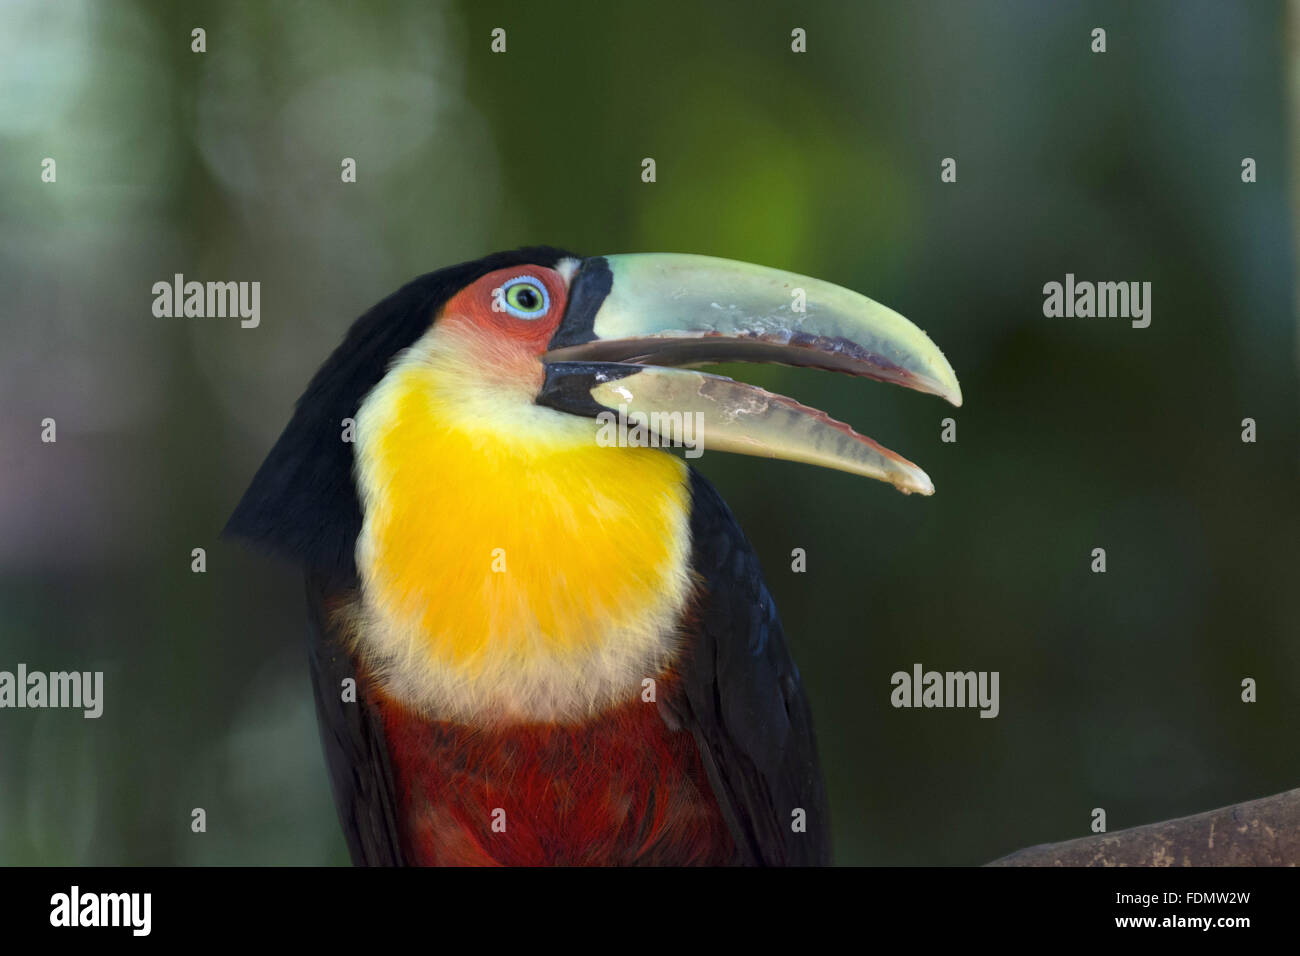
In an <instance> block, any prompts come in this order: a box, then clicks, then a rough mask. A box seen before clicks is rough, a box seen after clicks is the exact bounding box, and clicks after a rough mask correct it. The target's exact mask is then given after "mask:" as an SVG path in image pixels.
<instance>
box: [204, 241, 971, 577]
mask: <svg viewBox="0 0 1300 956" xmlns="http://www.w3.org/2000/svg"><path fill="white" fill-rule="evenodd" d="M421 349H422V350H423V351H421ZM403 357H405V358H403ZM403 361H405V362H406V363H407V364H408V365H409V364H410V363H412V362H415V363H416V364H420V363H425V364H428V363H438V362H441V363H443V372H444V373H445V374H443V377H442V379H441V381H443V382H450V383H453V384H454V386H455V388H456V389H457V392H456V394H457V396H458V397H463V399H464V402H465V403H466V407H467V408H472V409H475V411H474V414H483V415H492V414H496V413H498V412H499V411H500V409H502V408H504V407H507V406H508V407H509V408H511V409H512V411H511V413H510V421H511V423H512V425H511V427H513V428H515V429H517V430H518V432H519V433H520V435H521V437H526V436H527V435H528V434H529V432H530V430H532V431H540V430H544V429H547V428H550V427H552V425H555V424H558V423H560V420H558V419H556V418H555V416H569V417H571V418H572V419H573V420H574V421H575V423H576V422H578V421H582V422H585V423H586V424H585V425H583V426H581V428H582V429H585V430H580V431H573V432H572V434H581V435H587V436H590V435H592V434H594V428H593V427H592V426H593V425H594V423H592V422H591V419H593V418H595V417H598V416H600V415H601V413H603V412H611V411H615V412H619V413H624V414H628V415H633V416H638V417H639V420H640V421H642V422H648V423H649V425H650V427H651V429H652V430H653V428H654V427H655V422H656V421H679V420H680V416H681V415H698V416H699V419H698V420H699V421H701V422H702V425H703V427H702V434H701V436H700V440H701V442H702V445H703V448H704V449H705V450H718V451H730V452H738V453H741V454H748V455H757V456H761V457H769V458H782V459H787V460H791V461H799V462H807V463H811V464H816V465H821V466H824V467H829V468H835V469H839V470H843V471H848V472H852V473H855V474H859V475H865V476H867V477H871V478H876V479H880V480H883V481H886V482H888V483H890V484H892V485H893V486H894V487H895V488H897V489H899V490H900V491H903V492H905V493H910V492H919V493H921V494H927V495H928V494H931V493H932V492H933V490H934V489H933V485H932V484H931V482H930V479H929V478H928V477H927V476H926V474H925V472H923V471H922V470H921V469H920V468H918V467H917V466H916V465H914V464H912V463H911V462H910V461H908V460H907V459H905V458H903V457H901V456H899V455H897V454H895V453H894V452H892V451H889V450H888V449H886V448H884V447H882V446H881V445H879V444H877V443H876V442H874V441H872V440H871V439H870V438H866V437H864V436H862V435H859V434H858V433H857V432H855V431H854V430H853V429H852V428H850V427H849V426H848V425H845V424H842V423H840V422H837V421H835V420H833V419H831V418H830V417H829V416H827V415H826V414H825V413H823V412H820V411H818V410H816V409H813V408H809V407H807V406H805V405H801V404H799V403H798V402H796V401H794V400H792V399H789V398H785V397H783V396H780V395H776V394H773V393H771V392H768V391H765V390H763V389H761V388H758V387H756V386H752V385H746V384H743V383H740V382H736V381H733V380H731V379H729V378H725V377H722V376H718V375H712V374H708V373H705V372H701V371H696V370H695V367H696V366H700V365H706V364H712V363H719V362H773V363H780V364H784V365H792V366H806V367H812V368H819V369H826V370H829V371H835V372H842V373H845V374H849V375H855V376H862V377H865V378H872V379H876V380H878V381H882V382H890V383H893V384H896V385H903V386H906V387H908V388H913V389H916V390H918V391H922V392H930V393H932V394H935V395H938V396H941V397H943V398H945V399H947V400H948V401H949V402H951V403H952V404H954V405H960V404H961V390H960V387H959V386H958V383H957V377H956V375H955V374H954V373H953V370H952V368H951V366H950V365H949V364H948V362H947V360H945V358H944V356H943V354H942V353H941V352H940V351H939V349H938V348H937V347H936V346H935V345H934V343H933V342H931V341H930V339H929V338H928V337H927V336H926V335H925V333H924V332H922V331H921V330H920V329H918V328H917V327H916V326H915V325H913V324H912V323H911V322H909V321H908V320H907V319H905V318H903V317H902V316H901V315H899V314H898V313H896V312H894V311H892V310H891V309H888V308H886V307H885V306H883V305H880V304H878V303H876V302H874V301H872V300H871V299H868V298H867V297H865V296H863V295H860V294H858V293H857V292H853V291H850V290H848V289H844V288H841V287H839V286H836V285H832V284H830V283H828V282H823V281H820V280H818V279H813V278H808V277H805V276H800V275H796V274H794V273H791V272H784V271H781V270H779V269H770V268H765V267H761V266H755V265H749V264H746V263H741V262H732V261H728V260H724V259H715V258H710V257H706V256H696V255H679V254H633V255H612V256H593V257H587V258H583V257H579V256H576V255H572V254H570V253H567V252H564V251H562V250H558V249H552V248H548V247H543V248H530V249H520V250H517V251H514V252H508V253H500V254H497V255H493V256H488V257H486V258H484V259H480V260H476V261H474V262H468V263H462V264H461V265H457V266H453V267H450V268H448V269H443V270H440V271H438V272H434V273H430V274H429V275H426V276H423V277H421V278H419V279H416V280H415V281H413V282H411V283H409V284H408V285H406V286H404V287H403V288H402V289H401V290H399V291H398V292H396V293H394V294H393V295H392V296H390V297H389V298H387V299H385V300H384V301H383V302H381V303H380V304H379V305H377V306H375V307H374V308H373V309H371V310H370V311H369V312H367V313H366V314H365V315H363V316H362V317H361V318H360V319H358V320H357V322H356V323H355V324H354V325H353V327H352V329H351V331H350V332H349V333H348V336H347V338H346V340H345V341H344V342H343V344H342V345H340V346H339V348H338V349H337V350H336V351H335V352H334V354H333V355H332V356H331V357H330V358H329V360H328V361H327V362H326V363H325V365H324V366H323V367H322V368H321V370H320V372H319V373H317V375H316V377H315V378H314V379H313V380H312V382H311V384H310V385H309V386H308V388H307V391H306V392H305V393H304V395H303V396H302V398H301V399H300V400H299V403H298V405H297V409H296V412H295V414H294V417H293V420H292V421H291V422H290V424H289V426H288V427H287V428H286V429H285V432H284V434H283V435H282V436H281V437H280V440H279V441H278V442H277V444H276V447H275V449H274V450H273V451H272V452H271V454H270V456H269V457H268V458H267V460H266V462H265V463H264V464H263V465H262V468H261V470H260V471H259V472H258V474H257V476H256V478H255V479H254V481H253V483H252V486H251V487H250V488H249V490H248V492H247V493H246V494H245V496H244V498H243V500H242V501H241V502H240V504H239V507H238V508H237V510H236V511H235V513H234V515H233V516H232V518H231V521H230V524H229V526H228V529H227V530H228V531H231V532H234V533H237V534H240V535H242V536H245V537H249V538H253V539H256V540H259V541H261V542H263V543H265V544H266V545H268V546H269V547H271V548H272V549H273V550H276V551H279V552H281V553H284V554H286V555H288V556H290V557H293V558H296V559H299V560H300V561H301V562H302V563H306V564H309V565H314V566H316V567H318V568H321V569H324V570H334V571H340V572H348V571H355V564H354V553H353V551H354V548H355V542H356V540H357V534H358V532H359V530H360V527H361V521H362V517H361V512H362V503H361V502H360V500H359V498H358V490H357V487H356V484H355V482H354V480H353V473H354V467H355V462H354V460H353V452H352V446H351V445H350V444H349V440H348V438H347V437H346V434H347V429H348V424H349V423H350V422H353V421H355V420H356V419H357V418H358V417H359V416H360V415H361V413H362V411H363V405H364V404H365V403H366V401H367V397H368V396H369V395H371V393H372V392H374V391H376V390H377V387H378V386H380V385H381V383H384V382H385V380H386V379H391V377H392V375H393V374H394V373H395V371H396V369H397V367H398V366H399V365H400V364H401V363H402V362H403ZM394 407H396V406H394ZM656 413H659V414H656ZM392 414H398V412H396V411H394V412H392ZM402 414H410V412H409V410H408V411H407V412H402ZM674 415H676V417H674ZM362 417H363V418H364V416H362ZM665 437H668V436H665Z"/></svg>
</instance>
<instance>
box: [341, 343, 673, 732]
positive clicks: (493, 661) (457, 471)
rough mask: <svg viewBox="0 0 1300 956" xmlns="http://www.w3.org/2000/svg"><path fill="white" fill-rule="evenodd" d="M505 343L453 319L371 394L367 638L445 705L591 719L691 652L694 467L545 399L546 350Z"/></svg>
mask: <svg viewBox="0 0 1300 956" xmlns="http://www.w3.org/2000/svg"><path fill="white" fill-rule="evenodd" d="M503 348H506V347H505V346H503V345H502V344H501V343H500V342H497V341H494V340H492V339H490V338H489V337H487V336H486V335H484V334H483V333H479V332H476V331H475V330H474V329H472V328H466V327H465V326H463V325H455V324H452V323H447V322H442V321H440V322H439V323H437V324H435V326H434V327H433V329H432V330H431V331H430V332H428V333H427V334H426V335H425V336H424V338H422V339H421V340H420V341H419V342H417V343H416V344H415V345H414V346H413V347H412V348H410V349H408V350H407V351H406V352H404V353H402V354H401V355H399V356H398V358H397V360H396V361H395V362H394V364H393V366H392V367H391V369H390V370H389V372H388V374H387V375H386V376H385V377H384V379H383V380H382V381H381V382H380V384H379V385H378V386H376V388H375V389H374V390H373V391H372V392H371V393H370V394H369V395H368V396H367V397H366V399H365V401H364V402H363V403H362V406H361V409H360V411H359V413H358V415H357V427H356V436H357V439H356V446H355V455H356V479H357V486H358V489H359V491H360V495H361V501H362V511H363V514H364V523H363V528H362V532H361V535H360V537H359V538H358V541H357V553H356V558H357V567H358V570H359V572H360V575H361V581H362V595H363V596H362V600H361V602H360V605H359V606H358V607H357V608H355V609H354V615H355V618H354V621H353V627H354V640H355V642H356V644H357V648H358V650H359V651H360V652H361V653H362V655H363V656H364V658H365V659H366V660H367V662H368V664H369V665H370V666H371V668H372V669H373V670H374V672H375V673H376V674H377V676H378V677H379V679H380V681H381V683H382V685H383V686H384V688H385V690H386V691H387V693H389V694H390V695H391V696H393V697H395V698H396V699H398V700H400V701H402V702H403V703H405V704H406V705H407V706H410V707H412V708H415V709H417V710H420V711H421V712H424V713H426V714H428V715H429V716H432V717H436V718H439V719H447V720H459V721H464V722H474V723H481V722H484V721H508V722H530V721H574V720H580V719H583V718H586V717H589V716H591V715H593V714H595V713H598V712H600V711H601V710H604V709H606V708H608V707H610V706H612V705H615V704H617V703H621V702H624V701H626V700H630V699H632V698H633V697H634V696H636V695H638V694H639V693H640V692H641V690H642V686H643V684H642V681H643V680H645V679H647V678H650V679H653V678H655V677H656V676H658V675H659V674H660V673H661V672H662V671H663V669H664V668H665V667H666V666H667V665H668V664H669V663H670V662H671V660H672V658H673V657H674V655H675V654H676V651H677V646H678V636H677V627H678V625H679V622H680V620H681V615H682V611H683V609H684V607H685V604H686V601H687V599H688V597H689V594H690V588H691V579H690V571H689V567H690V532H689V511H690V491H689V483H688V473H687V469H686V466H685V465H684V464H683V463H682V462H681V461H680V460H678V459H677V458H674V457H673V456H671V455H669V454H666V453H664V452H661V451H658V450H655V449H648V448H610V447H601V446H599V445H597V443H596V438H595V436H596V429H597V426H596V423H595V422H594V421H592V420H591V419H584V418H580V417H577V416H573V415H568V414H565V413H563V412H559V411H555V410H553V409H549V408H544V407H540V406H538V405H535V404H533V396H534V395H535V394H536V391H537V388H538V386H539V384H540V381H541V374H542V369H541V364H540V362H539V361H538V360H537V359H536V358H535V357H533V356H526V355H523V354H511V353H508V352H505V351H503Z"/></svg>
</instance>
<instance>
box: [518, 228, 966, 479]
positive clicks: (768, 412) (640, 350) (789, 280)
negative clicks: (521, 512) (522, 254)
mask: <svg viewBox="0 0 1300 956" xmlns="http://www.w3.org/2000/svg"><path fill="white" fill-rule="evenodd" d="M544 362H545V363H546V381H545V384H544V385H543V387H542V390H541V392H540V393H539V395H538V397H537V401H538V403H539V404H543V405H549V406H552V407H554V408H559V409H563V410H564V411H569V412H573V413H575V414H582V415H592V416H595V415H597V414H599V413H600V412H602V411H606V410H609V411H614V412H619V413H626V414H627V415H628V416H629V417H634V416H635V417H637V418H638V419H639V420H640V421H642V422H644V423H646V424H647V426H648V428H649V431H651V432H656V431H657V430H658V431H662V430H663V427H661V425H660V424H657V423H672V424H673V425H674V427H675V426H677V425H680V423H681V422H682V420H683V416H686V415H692V416H697V417H696V418H695V419H694V420H696V421H699V422H700V423H701V424H702V435H700V436H699V439H698V440H699V441H701V442H702V446H703V448H705V449H709V450H718V451H733V452H740V453H742V454H749V455H758V456H762V457H768V458H782V459H786V460H789V461H801V462H808V463H811V464H816V465H821V466H823V467H827V468H835V469H838V470H841V471H847V472H852V473H854V474H859V475H865V476H867V477H871V478H878V479H880V480H882V481H887V482H889V483H891V484H892V485H894V486H895V487H896V488H898V489H899V490H900V491H903V492H905V493H910V492H914V491H915V492H920V493H921V494H927V495H928V494H932V493H933V491H934V486H933V485H932V484H931V482H930V479H929V477H928V476H927V475H926V474H925V472H924V471H922V470H921V469H920V468H918V467H917V466H916V465H914V464H912V463H911V462H910V461H908V460H907V459H905V458H903V457H901V456H899V455H897V454H895V453H894V452H892V451H889V450H888V449H887V448H884V447H882V446H881V445H878V444H877V443H876V442H874V441H872V440H871V439H869V438H866V437H864V436H862V435H859V434H858V433H856V432H855V431H853V429H851V428H850V427H849V426H848V425H845V424H843V423H841V422H837V421H835V420H834V419H832V418H830V417H829V416H827V415H826V414H825V413H824V412H820V411H818V410H816V409H813V408H809V407H807V406H805V405H800V404H799V403H798V402H795V401H794V400H792V399H789V398H785V397H783V396H780V395H774V394H772V393H771V392H767V391H764V390H763V389H761V388H758V387H756V386H752V385H746V384H744V383H741V382H736V381H733V380H731V379H729V378H724V377H722V376H718V375H709V374H706V373H703V372H696V371H691V370H690V368H691V367H693V366H697V365H706V364H711V363H716V362H775V363H779V364H782V365H797V366H807V367H812V368H820V369H827V370H830V371H835V372H843V373H846V374H849V375H859V376H863V377H866V378H874V379H876V380H878V381H882V382H892V383H894V384H896V385H904V386H906V387H908V388H914V389H917V390H918V391H922V392H930V393H931V394H934V395H939V396H942V397H943V398H946V399H947V400H948V401H950V402H951V403H952V404H954V405H960V404H961V388H960V386H959V385H958V384H957V376H956V375H955V374H954V373H953V370H952V367H951V366H950V365H949V364H948V362H947V360H946V359H945V358H944V357H943V353H942V352H940V351H939V349H938V347H936V346H935V344H934V343H933V342H931V341H930V339H929V337H928V336H926V334H925V333H924V332H922V331H921V330H920V329H918V328H917V327H916V326H915V325H913V324H912V323H911V322H909V321H908V320H907V319H905V318H903V317H902V316H901V315H899V314H898V313H897V312H894V311H893V310H892V309H888V308H886V307H885V306H883V305H880V304H879V303H877V302H873V301H872V300H871V299H868V298H867V297H866V296H863V295H859V294H858V293H856V292H852V291H850V290H848V289H844V288H841V287H839V286H836V285H832V284H830V283H828V282H822V281H821V280H819V279H812V278H808V277H806V276H801V275H796V274H795V273H792V272H783V271H781V270H778V269H767V268H764V267H762V266H755V265H750V264H748V263H743V262H731V261H729V260H726V259H714V258H711V257H708V256H693V255H675V254H662V255H661V254H650V255H620V256H603V257H596V258H592V259H586V260H583V262H582V264H581V266H580V267H579V269H578V271H577V273H576V274H575V275H574V277H573V280H572V282H571V283H570V288H569V305H568V309H567V311H566V313H565V317H564V320H563V321H562V322H561V324H560V326H559V328H558V329H557V330H556V333H555V335H554V337H553V338H552V340H551V342H550V346H549V349H548V351H547V353H546V355H545V356H544ZM661 437H662V438H664V439H671V438H672V437H673V436H671V435H668V434H662V435H661Z"/></svg>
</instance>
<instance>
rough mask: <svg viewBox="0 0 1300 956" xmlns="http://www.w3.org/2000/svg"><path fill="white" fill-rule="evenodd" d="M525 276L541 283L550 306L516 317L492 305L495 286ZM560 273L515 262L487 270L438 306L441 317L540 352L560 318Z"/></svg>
mask: <svg viewBox="0 0 1300 956" xmlns="http://www.w3.org/2000/svg"><path fill="white" fill-rule="evenodd" d="M521 276H527V277H529V278H532V279H535V280H537V281H539V282H540V283H542V284H543V285H544V286H545V287H546V291H547V293H548V294H549V295H550V308H549V309H548V310H547V312H546V314H545V315H542V316H539V317H538V318H527V319H524V318H519V317H518V316H515V315H512V314H511V313H509V312H507V311H505V310H504V309H494V308H493V303H494V302H495V301H496V300H497V296H496V295H495V294H494V292H495V290H497V289H500V288H501V287H502V286H503V285H504V284H505V283H507V282H509V281H510V280H511V279H514V278H518V277H521ZM568 291H569V288H568V285H567V284H566V283H565V281H564V277H563V276H562V275H560V274H559V273H558V272H556V271H555V270H554V269H547V268H544V267H542V266H528V265H525V266H515V267H514V268H511V269H498V270H497V271H496V272H489V273H488V274H487V275H485V276H483V277H482V278H481V279H479V280H478V281H477V282H472V283H470V284H469V285H467V286H466V287H465V288H463V289H461V290H460V291H459V292H457V293H456V294H455V295H454V296H452V297H451V298H450V299H449V300H448V301H447V304H446V305H445V306H444V307H443V310H442V316H443V318H442V321H443V322H445V323H448V324H452V325H456V324H461V323H464V324H468V325H470V326H473V327H474V328H475V329H477V330H479V331H482V332H486V333H488V334H489V335H490V336H492V338H493V339H495V340H496V341H498V342H501V343H503V344H505V343H508V344H510V345H513V346H516V347H518V348H519V349H521V350H523V351H526V352H528V353H529V354H531V355H536V356H540V355H542V354H543V353H544V352H545V351H546V346H547V343H549V342H550V341H551V336H552V335H554V334H555V328H556V326H558V325H559V324H560V320H561V319H562V318H564V307H565V304H566V302H567V297H568Z"/></svg>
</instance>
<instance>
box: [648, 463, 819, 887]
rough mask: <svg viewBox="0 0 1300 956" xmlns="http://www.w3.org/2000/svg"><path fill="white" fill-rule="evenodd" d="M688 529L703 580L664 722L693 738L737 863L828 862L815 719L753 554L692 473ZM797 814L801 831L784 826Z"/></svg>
mask: <svg viewBox="0 0 1300 956" xmlns="http://www.w3.org/2000/svg"><path fill="white" fill-rule="evenodd" d="M691 537H692V546H693V549H694V555H693V563H694V567H695V571H696V572H697V573H698V574H699V575H700V576H701V578H702V582H701V587H700V592H699V594H698V597H697V602H696V604H695V608H694V610H695V624H696V627H695V633H694V644H693V646H692V647H691V649H690V653H689V654H688V655H687V658H686V660H685V661H684V662H683V664H682V665H681V674H680V676H681V679H682V689H683V691H684V698H685V699H684V700H677V701H672V702H668V703H667V704H666V706H667V708H668V709H669V714H667V715H666V719H668V720H671V721H673V722H680V723H681V724H682V725H684V726H685V727H686V728H687V729H689V730H690V731H691V733H692V734H694V736H695V740H696V742H697V744H698V745H699V748H700V755H701V757H702V758H703V760H704V766H705V769H706V770H707V772H708V775H709V782H710V783H711V784H712V785H713V791H714V794H715V796H716V797H717V800H718V805H719V806H720V808H721V809H722V813H723V815H724V816H725V817H726V819H727V824H728V826H729V827H730V829H731V833H732V836H733V838H734V839H735V841H736V845H737V848H738V850H739V853H740V857H741V862H744V863H748V864H754V865H769V866H781V865H795V866H798V865H805V866H808V865H825V864H828V863H830V825H829V818H828V813H827V807H826V784H825V781H824V780H823V779H822V773H821V766H820V764H819V762H818V760H817V744H816V741H815V740H814V737H813V727H812V715H811V713H810V712H809V708H808V702H807V700H806V698H805V697H804V692H803V687H802V686H801V684H800V681H799V669H798V668H797V667H795V664H794V661H793V660H791V658H790V652H789V651H788V650H787V649H786V646H785V636H784V634H783V633H782V630H781V619H780V617H779V616H778V615H777V611H776V604H775V603H774V602H773V600H772V595H771V594H769V593H768V590H767V585H766V584H764V583H763V572H762V569H761V568H760V567H759V563H758V556H757V555H756V554H755V553H754V549H753V548H752V547H750V544H749V542H748V541H747V540H746V539H745V534H744V532H743V531H741V530H740V525H739V524H737V523H736V519H735V518H734V517H733V516H732V514H731V511H730V509H729V508H728V507H727V505H726V502H724V501H723V500H722V497H721V496H720V495H719V494H718V492H717V490H716V489H715V488H714V487H713V486H712V485H711V484H709V482H708V481H707V480H705V479H704V478H703V477H701V476H700V475H698V474H696V473H695V472H694V471H692V472H691ZM800 809H802V810H803V811H804V819H805V823H806V829H805V830H804V831H803V832H796V830H795V828H794V826H793V825H792V824H793V823H794V822H795V821H796V819H797V815H796V811H797V810H800Z"/></svg>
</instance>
